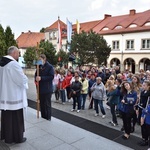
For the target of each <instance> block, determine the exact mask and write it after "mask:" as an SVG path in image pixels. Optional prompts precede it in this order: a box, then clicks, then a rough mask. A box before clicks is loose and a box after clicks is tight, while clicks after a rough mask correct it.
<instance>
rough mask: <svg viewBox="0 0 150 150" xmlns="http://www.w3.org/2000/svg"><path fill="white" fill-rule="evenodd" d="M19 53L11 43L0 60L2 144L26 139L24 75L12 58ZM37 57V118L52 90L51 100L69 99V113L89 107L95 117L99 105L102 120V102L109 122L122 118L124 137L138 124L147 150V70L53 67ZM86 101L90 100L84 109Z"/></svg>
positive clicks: (45, 114) (47, 112) (46, 111)
mask: <svg viewBox="0 0 150 150" xmlns="http://www.w3.org/2000/svg"><path fill="white" fill-rule="evenodd" d="M18 57H19V50H18V48H17V47H15V46H11V47H10V48H9V49H8V55H7V56H4V57H2V59H1V61H0V83H1V86H0V109H1V139H2V140H4V141H5V142H6V143H13V142H15V143H23V142H25V141H26V138H25V137H24V136H23V135H24V131H25V129H24V116H23V109H24V108H26V107H27V95H26V89H27V88H28V86H27V84H28V78H27V76H26V75H25V74H24V72H23V70H22V68H21V67H20V66H19V64H18V62H17V59H18ZM40 61H41V64H40V65H39V69H37V70H36V72H35V83H36V85H37V87H39V100H40V110H41V117H42V118H44V119H47V120H49V121H50V120H51V97H52V93H54V95H55V102H57V103H58V102H59V103H60V102H61V103H62V104H63V105H65V103H66V101H68V102H71V99H72V101H73V105H72V108H70V111H71V112H74V111H76V112H77V113H80V111H81V110H84V109H94V110H95V117H97V116H99V115H100V113H99V109H100V111H101V114H102V115H101V117H102V118H103V119H104V118H105V117H106V116H107V114H106V111H105V108H104V106H103V103H104V101H105V102H106V104H107V106H108V108H109V109H110V113H111V116H112V120H111V121H110V125H112V126H117V125H118V121H117V120H118V119H117V116H119V117H121V119H122V128H121V131H124V134H123V136H122V138H123V139H124V140H128V139H129V138H130V134H131V133H133V132H134V131H135V127H136V125H140V126H141V137H142V140H141V141H140V142H139V143H138V144H139V145H140V146H149V150H150V71H149V70H147V71H144V70H142V69H141V70H140V71H139V72H138V73H135V74H133V73H132V72H130V71H129V70H125V71H122V72H121V71H120V68H119V66H116V67H114V68H106V67H101V68H98V67H91V68H85V69H83V67H82V66H81V67H77V68H76V69H73V68H72V67H70V68H69V69H66V70H65V69H62V68H61V69H58V68H55V69H54V68H53V66H52V65H51V64H50V63H49V62H48V61H47V60H46V56H45V55H44V54H41V55H40ZM6 89H7V90H6ZM87 99H89V100H90V103H89V106H88V108H86V106H87V105H86V103H87V101H86V100H87ZM93 115H94V114H93Z"/></svg>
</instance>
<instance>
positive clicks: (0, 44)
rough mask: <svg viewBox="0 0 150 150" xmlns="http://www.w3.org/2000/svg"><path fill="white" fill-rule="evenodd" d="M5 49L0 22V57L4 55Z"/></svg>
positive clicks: (3, 34)
mask: <svg viewBox="0 0 150 150" xmlns="http://www.w3.org/2000/svg"><path fill="white" fill-rule="evenodd" d="M6 49H7V47H6V42H5V33H4V29H3V27H2V25H1V24H0V58H1V57H2V56H4V55H6Z"/></svg>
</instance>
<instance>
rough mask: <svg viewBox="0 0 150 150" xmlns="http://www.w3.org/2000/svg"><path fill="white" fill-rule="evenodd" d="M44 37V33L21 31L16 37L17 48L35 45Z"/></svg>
mask: <svg viewBox="0 0 150 150" xmlns="http://www.w3.org/2000/svg"><path fill="white" fill-rule="evenodd" d="M44 39H45V34H44V33H40V32H31V31H29V32H26V33H23V32H22V34H21V35H20V36H19V37H18V38H17V39H16V41H17V43H18V48H28V47H35V46H37V42H38V43H40V41H41V40H44Z"/></svg>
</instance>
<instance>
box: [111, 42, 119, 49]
mask: <svg viewBox="0 0 150 150" xmlns="http://www.w3.org/2000/svg"><path fill="white" fill-rule="evenodd" d="M112 49H113V50H119V41H112Z"/></svg>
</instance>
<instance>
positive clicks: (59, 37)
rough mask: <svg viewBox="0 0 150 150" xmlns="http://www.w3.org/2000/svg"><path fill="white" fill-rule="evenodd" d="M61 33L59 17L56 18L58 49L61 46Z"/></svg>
mask: <svg viewBox="0 0 150 150" xmlns="http://www.w3.org/2000/svg"><path fill="white" fill-rule="evenodd" d="M61 34H62V29H61V26H60V22H59V19H58V48H59V50H60V49H61V48H62V37H61Z"/></svg>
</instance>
